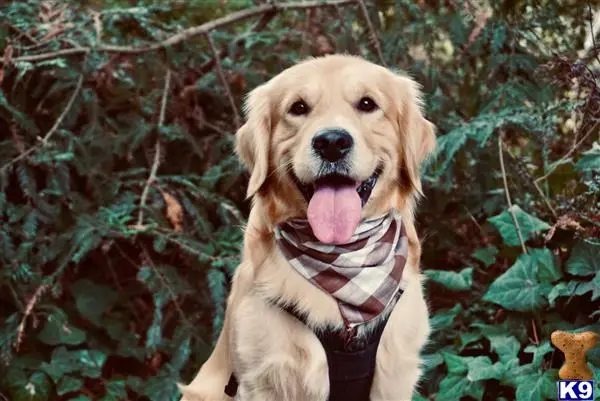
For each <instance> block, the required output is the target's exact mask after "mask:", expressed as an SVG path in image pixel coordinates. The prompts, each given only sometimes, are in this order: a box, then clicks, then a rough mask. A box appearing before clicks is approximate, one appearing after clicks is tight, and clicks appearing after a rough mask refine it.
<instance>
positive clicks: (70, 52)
mask: <svg viewBox="0 0 600 401" xmlns="http://www.w3.org/2000/svg"><path fill="white" fill-rule="evenodd" d="M358 1H362V0H358ZM356 3H357V0H320V1H306V2H292V3H276V4H264V5H261V6H258V7H252V8H248V9H246V10H241V11H237V12H235V13H231V14H229V15H226V16H224V17H221V18H217V19H216V20H213V21H209V22H206V23H204V24H202V25H198V26H195V27H191V28H188V29H185V30H183V31H181V32H179V33H177V34H175V35H173V36H170V37H168V38H167V39H165V40H163V41H161V42H157V43H152V44H147V45H142V46H137V47H133V46H114V45H101V46H98V47H96V48H91V47H76V48H71V49H63V50H58V51H54V52H50V53H42V54H34V55H30V56H21V57H15V58H14V59H13V62H18V61H27V62H36V61H42V60H48V59H53V58H56V57H66V56H74V55H79V54H85V53H88V52H90V51H92V50H94V51H97V52H100V53H121V54H142V53H147V52H151V51H155V50H159V49H164V48H167V47H170V46H173V45H176V44H179V43H181V42H185V41H187V40H189V39H191V38H193V37H197V36H202V35H206V34H207V33H209V32H211V31H213V30H215V29H218V28H221V27H224V26H226V25H231V24H233V23H236V22H239V21H242V20H245V19H249V18H252V17H255V16H257V15H262V14H265V13H275V12H282V11H286V10H308V9H312V8H321V7H335V6H341V5H346V4H356Z"/></svg>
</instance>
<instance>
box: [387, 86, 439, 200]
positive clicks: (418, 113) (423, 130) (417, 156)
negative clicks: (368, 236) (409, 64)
mask: <svg viewBox="0 0 600 401" xmlns="http://www.w3.org/2000/svg"><path fill="white" fill-rule="evenodd" d="M394 80H395V85H394V87H395V94H394V101H395V102H396V107H397V109H398V110H397V111H398V112H397V118H398V121H397V123H398V127H399V131H400V132H399V134H400V162H401V171H400V180H401V185H403V186H404V185H405V186H406V187H407V189H410V190H412V191H414V192H416V193H417V194H418V195H422V194H423V191H422V187H421V176H420V174H421V172H420V167H421V163H422V162H423V161H424V160H425V159H426V158H427V157H428V156H429V155H431V153H433V151H434V150H435V146H436V137H435V126H434V125H433V124H432V123H431V122H429V121H428V120H427V119H425V117H424V116H423V113H422V107H423V103H422V99H421V90H420V88H419V85H418V84H417V83H416V82H415V81H413V80H412V79H411V78H409V77H406V76H402V75H396V76H395V77H394Z"/></svg>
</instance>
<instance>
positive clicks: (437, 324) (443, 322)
mask: <svg viewBox="0 0 600 401" xmlns="http://www.w3.org/2000/svg"><path fill="white" fill-rule="evenodd" d="M462 310H463V307H462V305H461V304H456V305H454V307H453V308H452V309H444V310H440V311H438V312H437V313H436V314H435V315H433V317H432V318H431V319H430V321H429V322H430V324H431V327H434V328H435V329H436V330H442V329H447V328H448V327H450V326H452V323H454V322H455V321H456V317H457V316H458V314H459V313H460V312H462Z"/></svg>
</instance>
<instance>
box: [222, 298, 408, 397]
mask: <svg viewBox="0 0 600 401" xmlns="http://www.w3.org/2000/svg"><path fill="white" fill-rule="evenodd" d="M402 293H403V291H402V290H401V289H400V290H399V291H398V293H397V294H396V295H395V296H394V303H395V302H397V301H398V299H399V298H400V296H401V295H402ZM268 302H269V303H270V304H271V305H273V306H276V307H278V308H280V309H282V310H284V311H285V312H287V313H289V314H290V315H291V316H293V317H294V318H296V319H297V320H298V321H299V322H301V323H303V324H304V325H306V326H307V327H310V326H309V325H308V321H307V315H306V314H303V313H300V312H298V311H297V310H296V308H295V306H293V305H283V304H281V303H280V302H279V301H278V300H275V299H269V300H268ZM388 320H389V315H388V316H387V317H386V318H385V319H382V320H381V322H380V323H379V324H378V325H377V326H376V327H375V328H374V330H373V331H372V332H371V333H370V334H367V335H365V336H363V337H360V338H358V337H356V328H355V327H353V328H351V329H348V328H345V329H342V330H331V329H326V330H315V331H313V332H314V333H315V335H316V336H317V338H318V339H319V341H320V342H321V345H322V346H323V348H324V350H325V355H326V356H327V366H328V368H329V369H328V370H329V398H328V401H350V400H360V401H367V400H368V399H369V394H370V391H371V384H372V382H373V376H374V374H375V362H376V356H377V348H378V347H379V342H380V340H381V336H382V334H383V330H384V329H385V326H386V324H387V321H388ZM238 386H239V382H238V380H237V378H236V377H235V375H234V374H233V373H232V374H231V376H230V377H229V382H228V383H227V385H226V386H225V394H227V395H228V396H229V397H234V396H235V395H236V394H237V390H238Z"/></svg>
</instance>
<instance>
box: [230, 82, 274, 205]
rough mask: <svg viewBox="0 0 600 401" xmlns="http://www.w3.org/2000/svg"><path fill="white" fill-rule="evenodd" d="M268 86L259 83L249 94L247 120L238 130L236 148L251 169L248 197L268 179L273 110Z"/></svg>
mask: <svg viewBox="0 0 600 401" xmlns="http://www.w3.org/2000/svg"><path fill="white" fill-rule="evenodd" d="M268 95H269V94H268V89H267V87H266V86H265V85H262V86H259V87H258V88H256V89H254V90H253V91H252V92H250V94H249V95H248V98H247V99H246V104H245V107H244V108H245V112H246V117H247V121H246V123H245V124H244V125H243V126H242V127H240V129H239V130H238V131H237V133H236V143H235V151H236V153H237V155H238V156H239V158H240V160H241V161H242V163H243V164H244V165H245V166H246V168H247V169H248V170H249V171H250V180H249V182H248V190H247V192H246V197H247V198H250V197H252V196H253V195H254V194H256V193H257V192H258V191H259V190H260V188H261V187H262V186H263V184H264V183H265V181H266V180H267V174H268V170H269V146H270V142H271V140H270V138H271V110H270V105H269V97H268Z"/></svg>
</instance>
